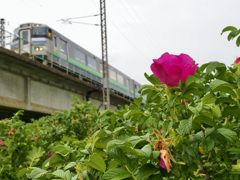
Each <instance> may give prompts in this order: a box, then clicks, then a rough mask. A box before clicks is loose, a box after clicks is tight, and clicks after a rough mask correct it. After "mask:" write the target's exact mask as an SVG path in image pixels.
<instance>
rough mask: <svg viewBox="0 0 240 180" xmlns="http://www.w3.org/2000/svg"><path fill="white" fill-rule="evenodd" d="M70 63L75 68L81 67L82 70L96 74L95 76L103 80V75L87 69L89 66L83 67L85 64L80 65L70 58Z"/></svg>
mask: <svg viewBox="0 0 240 180" xmlns="http://www.w3.org/2000/svg"><path fill="white" fill-rule="evenodd" d="M68 61H69V62H70V63H72V64H74V65H75V66H77V67H80V68H82V69H84V70H86V71H88V72H90V73H92V74H94V75H95V76H98V77H100V78H101V74H100V73H99V72H96V71H94V70H92V69H90V68H89V67H87V66H85V65H83V64H81V63H79V62H77V61H75V60H74V59H71V58H69V59H68Z"/></svg>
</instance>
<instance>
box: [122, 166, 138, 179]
mask: <svg viewBox="0 0 240 180" xmlns="http://www.w3.org/2000/svg"><path fill="white" fill-rule="evenodd" d="M125 168H126V169H127V171H128V172H130V174H131V175H132V177H133V179H135V180H137V178H136V177H135V176H134V174H133V173H132V171H130V170H129V169H128V167H127V165H126V166H125Z"/></svg>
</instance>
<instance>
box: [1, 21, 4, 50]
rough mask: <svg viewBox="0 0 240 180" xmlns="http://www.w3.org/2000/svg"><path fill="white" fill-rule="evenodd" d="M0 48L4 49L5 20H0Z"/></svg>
mask: <svg viewBox="0 0 240 180" xmlns="http://www.w3.org/2000/svg"><path fill="white" fill-rule="evenodd" d="M0 30H1V31H0V46H2V47H5V20H4V19H3V18H2V19H0Z"/></svg>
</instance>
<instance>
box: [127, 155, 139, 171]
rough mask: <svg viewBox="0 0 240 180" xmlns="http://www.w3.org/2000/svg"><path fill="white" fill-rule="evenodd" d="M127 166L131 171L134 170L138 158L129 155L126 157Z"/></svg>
mask: <svg viewBox="0 0 240 180" xmlns="http://www.w3.org/2000/svg"><path fill="white" fill-rule="evenodd" d="M127 167H128V169H129V170H130V171H131V172H135V171H136V170H137V168H138V158H135V157H134V156H130V157H128V159H127Z"/></svg>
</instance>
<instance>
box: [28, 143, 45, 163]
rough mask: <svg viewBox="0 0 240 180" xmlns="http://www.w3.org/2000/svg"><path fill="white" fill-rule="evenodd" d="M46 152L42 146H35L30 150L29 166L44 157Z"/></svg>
mask: <svg viewBox="0 0 240 180" xmlns="http://www.w3.org/2000/svg"><path fill="white" fill-rule="evenodd" d="M44 153H45V151H44V149H43V148H42V147H38V148H37V147H35V146H34V147H33V149H32V150H31V151H29V153H28V155H27V157H26V158H27V160H28V163H29V167H32V166H34V165H35V164H36V163H37V162H38V161H39V160H40V157H42V155H43V154H44Z"/></svg>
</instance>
